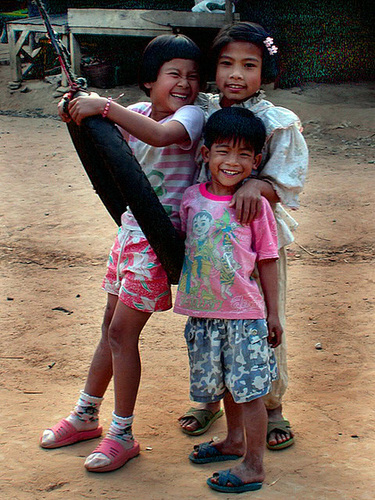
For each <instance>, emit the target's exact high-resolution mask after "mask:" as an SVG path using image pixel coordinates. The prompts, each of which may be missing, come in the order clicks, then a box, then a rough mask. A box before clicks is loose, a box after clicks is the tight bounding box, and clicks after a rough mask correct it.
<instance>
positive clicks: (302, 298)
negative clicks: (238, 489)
mask: <svg viewBox="0 0 375 500" xmlns="http://www.w3.org/2000/svg"><path fill="white" fill-rule="evenodd" d="M7 70H8V68H7V67H0V74H1V75H2V78H1V79H0V84H1V86H0V105H1V109H2V110H3V112H4V111H9V112H10V113H8V116H7V115H4V113H3V115H2V116H0V165H1V168H0V189H1V206H0V216H1V219H0V220H1V236H0V238H1V239H0V249H1V252H0V255H1V259H0V274H1V283H0V287H1V288H0V289H1V294H0V297H1V332H2V335H1V352H0V371H1V379H0V380H1V381H0V397H1V401H2V404H1V405H0V408H1V409H0V412H1V428H0V436H1V438H0V439H1V440H0V442H1V448H0V461H1V463H2V467H1V470H0V498H4V499H14V500H18V499H19V500H30V499H38V500H39V499H60V498H61V499H63V498H64V499H74V500H75V499H81V498H90V499H92V498H94V499H111V500H117V499H121V500H123V499H142V500H143V499H148V500H164V499H166V500H169V499H175V498H179V499H180V500H193V499H194V500H197V499H201V500H203V499H207V498H231V495H220V494H215V493H213V492H211V491H209V489H208V487H207V486H206V485H205V479H206V477H208V475H210V473H211V472H212V471H213V470H215V467H212V465H206V466H201V467H197V466H196V467H195V466H192V465H191V464H190V463H189V461H188V460H187V455H188V453H189V452H190V450H191V447H192V445H193V444H196V443H198V442H200V441H201V438H189V437H187V436H184V435H182V434H181V433H180V431H179V428H178V425H177V422H176V420H177V417H178V416H179V415H180V414H181V412H182V411H183V410H184V409H185V408H186V407H187V405H188V404H189V402H188V370H187V358H186V352H185V345H184V340H183V335H182V331H183V325H184V318H182V317H179V316H177V315H174V314H173V313H172V312H167V313H163V314H159V315H155V316H154V317H153V318H152V320H151V321H150V323H149V324H148V325H147V327H146V329H145V331H144V332H143V334H142V340H141V348H142V357H143V378H142V383H141V388H140V394H139V401H138V403H137V408H136V421H135V426H134V430H135V433H136V435H137V438H138V439H139V441H140V442H141V446H142V453H141V455H140V457H138V458H137V459H135V460H133V461H131V462H130V463H129V464H128V465H126V466H125V467H124V468H123V469H120V470H118V471H116V472H113V473H109V474H103V475H95V474H90V473H86V472H85V470H84V468H83V462H84V458H85V457H86V455H87V454H89V453H90V452H91V451H92V449H93V447H94V446H96V443H95V442H86V443H81V444H77V445H75V446H71V447H67V448H65V449H64V448H63V449H58V450H50V451H46V450H42V449H40V448H39V447H38V437H39V434H40V432H41V431H42V429H44V428H45V427H47V426H49V425H51V424H54V423H55V422H56V421H57V420H58V419H59V418H61V417H62V416H66V415H67V414H68V412H69V411H70V409H71V406H72V404H73V403H74V402H75V400H76V398H77V394H78V391H79V389H80V388H81V387H82V386H83V383H84V379H85V376H86V372H87V368H88V364H89V362H90V358H91V355H92V352H93V349H94V347H95V344H96V342H97V340H98V338H99V332H100V323H101V318H102V313H103V308H104V305H105V295H104V293H103V292H102V291H101V290H100V282H101V279H102V275H103V273H104V270H105V264H106V257H107V252H108V250H109V247H110V245H111V243H112V240H113V237H114V235H115V231H116V227H115V225H114V223H113V222H112V220H111V219H110V217H109V215H108V214H107V213H106V211H105V209H104V208H103V207H102V205H101V203H100V201H99V199H98V198H97V196H96V195H95V194H94V192H93V190H92V189H91V186H90V184H89V182H88V180H87V178H86V176H85V174H84V172H83V169H82V167H81V166H80V164H79V162H78V160H77V156H76V153H75V152H74V150H73V148H72V145H71V142H70V139H69V137H68V134H67V131H66V128H65V126H64V124H62V123H60V122H59V121H57V120H53V119H44V118H22V117H19V116H11V115H12V114H13V115H14V114H18V115H19V114H22V113H25V110H29V111H30V112H32V113H35V110H36V112H37V113H39V115H43V114H45V115H48V114H53V113H54V110H55V106H56V101H55V100H54V99H53V98H52V97H51V93H52V91H51V87H48V86H47V85H46V84H44V83H42V82H34V83H29V84H28V86H29V88H30V92H26V93H24V94H20V93H19V92H18V93H14V94H12V95H10V94H9V92H8V91H7V90H6V87H5V83H6V81H7V78H8V76H7ZM33 85H34V86H35V87H33ZM118 90H119V89H116V92H117V91H118ZM373 90H374V85H372V84H361V85H349V84H347V85H341V86H328V85H323V86H317V85H311V86H308V87H307V88H305V89H303V90H299V89H292V90H288V91H286V90H284V91H281V90H280V91H272V92H271V95H270V97H271V100H274V102H279V103H282V104H284V105H285V106H287V107H290V108H291V109H294V110H295V111H296V112H297V113H298V114H299V115H300V116H301V117H302V119H303V121H304V126H305V132H306V138H307V141H308V143H309V146H310V151H311V167H310V173H309V179H308V183H307V185H306V189H305V191H304V193H303V195H302V196H301V205H302V206H301V209H300V211H299V212H298V213H297V214H296V216H297V218H298V220H299V222H300V228H299V230H298V232H297V234H296V243H294V244H293V245H291V247H290V250H289V298H288V299H289V300H288V339H289V359H290V389H289V391H288V393H287V397H286V400H285V413H286V416H287V417H288V418H289V419H290V421H291V422H292V424H293V428H294V430H295V432H296V444H295V446H294V447H292V448H290V449H288V450H285V451H282V452H270V451H267V452H266V459H265V463H266V471H267V479H266V482H265V486H264V488H263V490H261V491H260V492H256V493H252V494H248V495H244V498H245V497H246V498H247V497H249V498H250V497H251V498H252V499H254V500H255V499H267V500H272V499H277V500H283V499H288V500H290V499H298V500H299V499H301V500H302V499H303V500H308V499H311V500H316V499H319V500H320V499H340V500H341V499H348V500H349V499H350V500H351V499H356V500H357V499H358V500H359V499H361V500H365V499H366V500H367V499H368V500H370V499H372V498H373V491H374V487H375V480H374V473H373V456H374V452H375V445H374V440H373V436H374V427H375V425H374V424H375V422H374V413H373V406H374V400H375V398H374V386H373V383H372V380H373V379H374V375H375V366H374V361H373V360H374V354H375V352H374V351H375V349H374V343H373V324H374V266H373V260H374V255H373V237H374V229H375V224H374V217H373V214H374V194H373V193H374V141H373V136H372V135H371V134H373V131H374V125H375V123H374V113H373V109H371V106H372V105H373V102H374V100H373ZM130 91H131V92H130ZM130 91H129V93H130V94H129V95H131V96H132V97H134V95H135V94H136V93H137V91H136V90H135V89H134V88H132V89H130ZM371 120H372V121H371ZM317 342H320V343H321V344H322V347H323V348H322V349H321V350H317V349H316V348H315V345H316V343H317ZM112 404H113V391H112V387H111V388H110V390H109V391H108V394H107V396H106V399H105V401H104V403H103V410H102V424H103V426H104V428H105V429H107V428H108V426H109V423H110V416H111V411H112ZM224 433H225V421H224V419H221V420H220V421H218V423H217V424H216V425H215V427H214V428H213V430H212V432H210V433H209V434H210V436H213V435H214V436H222V435H223V434H224ZM210 436H208V437H210Z"/></svg>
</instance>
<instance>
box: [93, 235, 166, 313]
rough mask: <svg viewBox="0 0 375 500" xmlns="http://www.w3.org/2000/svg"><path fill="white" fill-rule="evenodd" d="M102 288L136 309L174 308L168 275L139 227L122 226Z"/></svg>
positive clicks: (113, 247)
mask: <svg viewBox="0 0 375 500" xmlns="http://www.w3.org/2000/svg"><path fill="white" fill-rule="evenodd" d="M102 288H103V290H105V291H106V292H107V293H111V294H113V295H118V298H119V299H120V300H121V302H123V303H124V304H125V305H127V306H128V307H131V308H132V309H137V310H140V311H144V312H150V313H152V312H155V311H167V310H168V309H170V308H171V307H172V296H171V287H170V284H169V282H168V278H167V274H166V272H165V271H164V269H163V267H162V265H161V264H160V262H159V260H158V258H157V257H156V255H155V252H154V251H153V249H152V248H151V245H150V244H149V243H148V241H147V240H146V238H145V237H144V235H143V233H142V232H141V231H140V230H139V229H133V228H132V229H130V230H129V229H126V228H125V229H124V228H122V227H121V228H120V229H119V232H118V234H117V237H116V240H115V242H114V244H113V246H112V248H111V251H110V254H109V258H108V265H107V273H106V275H105V277H104V280H103V283H102Z"/></svg>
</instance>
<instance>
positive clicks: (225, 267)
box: [174, 184, 278, 319]
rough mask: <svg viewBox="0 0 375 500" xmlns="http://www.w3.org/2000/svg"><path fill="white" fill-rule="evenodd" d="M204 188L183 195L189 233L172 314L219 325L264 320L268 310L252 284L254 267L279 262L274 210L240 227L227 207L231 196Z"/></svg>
mask: <svg viewBox="0 0 375 500" xmlns="http://www.w3.org/2000/svg"><path fill="white" fill-rule="evenodd" d="M206 186H207V185H206V184H199V185H195V186H191V187H190V188H188V189H187V190H186V191H185V194H184V196H183V199H182V203H181V208H180V217H181V229H182V230H183V231H184V232H186V235H187V236H186V242H185V248H186V249H185V260H184V265H183V269H182V273H181V278H180V282H179V285H178V291H177V296H176V301H175V306H174V311H175V312H177V313H179V314H185V315H187V316H194V317H201V318H221V319H262V318H265V317H266V315H265V304H264V300H263V297H262V295H261V293H260V291H259V288H258V285H257V282H256V280H255V279H253V278H251V274H252V272H253V270H254V266H255V263H256V262H257V261H259V260H263V259H277V258H278V250H277V229H276V222H275V218H274V215H273V212H272V209H271V206H270V204H269V203H268V201H267V200H266V199H265V198H262V211H261V214H260V215H259V216H258V217H257V218H256V219H255V220H253V221H252V222H251V223H250V225H244V226H243V225H241V224H240V223H239V222H237V220H236V218H235V210H234V209H233V208H230V207H229V202H230V201H231V199H232V196H216V195H213V194H211V193H209V192H208V190H207V187H206Z"/></svg>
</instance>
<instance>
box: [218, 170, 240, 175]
mask: <svg viewBox="0 0 375 500" xmlns="http://www.w3.org/2000/svg"><path fill="white" fill-rule="evenodd" d="M222 172H223V173H224V174H225V175H230V176H234V175H238V174H239V173H240V172H236V171H235V170H224V169H223V170H222Z"/></svg>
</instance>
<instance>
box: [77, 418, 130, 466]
mask: <svg viewBox="0 0 375 500" xmlns="http://www.w3.org/2000/svg"><path fill="white" fill-rule="evenodd" d="M133 420H134V415H131V416H130V417H119V416H118V415H116V414H115V413H114V412H113V413H112V423H111V425H110V428H109V430H108V433H107V435H106V437H107V438H110V439H113V440H115V441H117V442H118V443H121V444H122V445H123V446H124V448H125V449H126V448H131V447H132V446H133V443H134V438H133V433H132V424H133ZM110 463H111V459H110V458H109V457H107V456H106V455H104V454H103V453H91V455H89V456H88V457H87V458H86V461H85V465H89V466H90V467H91V468H93V467H105V466H106V465H109V464H110Z"/></svg>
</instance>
